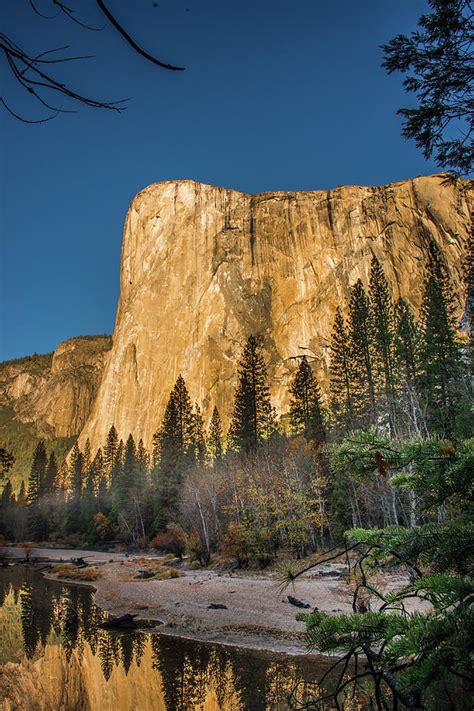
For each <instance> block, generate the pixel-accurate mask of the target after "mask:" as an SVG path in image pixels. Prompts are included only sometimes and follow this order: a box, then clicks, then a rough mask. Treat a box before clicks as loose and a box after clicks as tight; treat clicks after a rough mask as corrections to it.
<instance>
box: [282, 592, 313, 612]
mask: <svg viewBox="0 0 474 711" xmlns="http://www.w3.org/2000/svg"><path fill="white" fill-rule="evenodd" d="M288 602H289V603H290V604H291V605H294V606H295V607H302V608H303V609H304V610H307V609H309V608H310V607H311V605H308V603H307V602H302V601H301V600H298V598H297V597H293V595H288Z"/></svg>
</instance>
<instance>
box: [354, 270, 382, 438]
mask: <svg viewBox="0 0 474 711" xmlns="http://www.w3.org/2000/svg"><path fill="white" fill-rule="evenodd" d="M348 335H349V356H350V359H351V361H352V366H351V367H352V392H353V401H354V403H355V411H356V415H357V419H356V421H357V422H359V423H361V422H369V423H371V424H375V421H376V418H377V411H376V388H377V382H376V378H377V373H376V367H375V322H374V312H373V308H372V304H371V303H370V300H369V298H368V296H367V294H366V291H365V289H364V286H363V284H362V282H361V280H360V279H358V280H357V282H356V283H355V285H354V286H353V287H352V292H351V298H350V301H349V329H348Z"/></svg>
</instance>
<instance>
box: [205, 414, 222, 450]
mask: <svg viewBox="0 0 474 711" xmlns="http://www.w3.org/2000/svg"><path fill="white" fill-rule="evenodd" d="M207 447H208V450H209V453H210V455H211V458H212V459H213V460H214V461H216V460H219V459H220V458H221V457H222V452H223V450H222V423H221V417H220V415H219V410H218V409H217V407H214V409H213V411H212V416H211V422H210V425H209V437H208V439H207Z"/></svg>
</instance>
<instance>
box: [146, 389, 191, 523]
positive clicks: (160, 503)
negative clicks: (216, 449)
mask: <svg viewBox="0 0 474 711" xmlns="http://www.w3.org/2000/svg"><path fill="white" fill-rule="evenodd" d="M196 425H197V426H196ZM201 440H202V423H201V422H199V423H197V420H196V416H195V414H194V413H193V410H192V407H191V401H190V399H189V394H188V391H187V388H186V384H185V382H184V378H183V377H182V376H181V375H179V377H178V379H177V381H176V383H175V386H174V388H173V390H172V391H171V393H170V397H169V400H168V403H167V405H166V409H165V414H164V418H163V424H162V426H161V429H160V430H159V431H158V432H157V433H156V434H155V435H154V438H153V443H154V457H153V459H154V461H155V462H156V465H155V473H154V477H155V482H156V498H155V507H156V518H155V521H156V526H157V528H158V529H159V530H163V529H164V528H165V526H166V524H167V523H168V522H170V521H176V519H177V518H178V515H179V505H178V496H179V489H180V486H181V482H182V477H183V472H184V470H185V468H186V466H187V465H189V464H190V463H191V462H193V461H194V460H195V455H196V449H198V450H199V448H200V443H201Z"/></svg>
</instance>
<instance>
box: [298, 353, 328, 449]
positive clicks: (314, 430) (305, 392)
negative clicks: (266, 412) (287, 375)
mask: <svg viewBox="0 0 474 711" xmlns="http://www.w3.org/2000/svg"><path fill="white" fill-rule="evenodd" d="M290 395H291V401H290V422H291V425H292V427H293V430H294V432H296V433H298V434H303V435H304V437H305V438H306V439H308V440H312V441H313V442H314V443H315V444H316V445H321V444H323V443H324V441H325V439H326V432H325V427H324V421H323V416H322V411H321V394H320V391H319V386H318V383H317V381H316V378H315V377H314V374H313V371H312V369H311V366H310V364H309V363H308V359H307V358H306V356H303V358H301V360H300V363H299V365H298V370H297V371H296V373H295V376H294V379H293V382H292V384H291V386H290Z"/></svg>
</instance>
